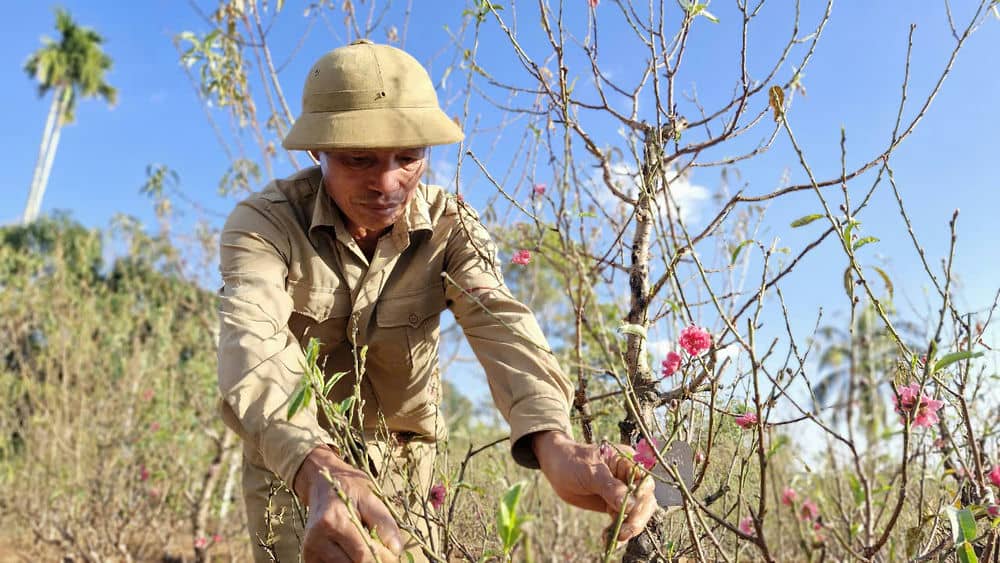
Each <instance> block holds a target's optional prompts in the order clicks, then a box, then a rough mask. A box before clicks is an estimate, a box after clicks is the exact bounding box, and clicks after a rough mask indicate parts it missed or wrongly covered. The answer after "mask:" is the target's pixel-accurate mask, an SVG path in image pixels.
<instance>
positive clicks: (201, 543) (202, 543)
mask: <svg viewBox="0 0 1000 563" xmlns="http://www.w3.org/2000/svg"><path fill="white" fill-rule="evenodd" d="M206 546H208V540H207V539H206V538H203V537H197V538H195V540H194V548H195V549H205V547H206Z"/></svg>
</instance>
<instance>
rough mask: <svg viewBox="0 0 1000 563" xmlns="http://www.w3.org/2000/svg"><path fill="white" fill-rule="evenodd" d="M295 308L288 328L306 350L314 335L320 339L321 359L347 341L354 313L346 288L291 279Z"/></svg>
mask: <svg viewBox="0 0 1000 563" xmlns="http://www.w3.org/2000/svg"><path fill="white" fill-rule="evenodd" d="M288 293H289V295H290V296H291V297H292V303H293V310H292V314H291V316H290V317H289V319H288V328H289V329H290V330H291V332H292V334H293V335H294V336H295V338H296V339H297V340H298V341H299V344H301V345H302V349H303V350H305V349H306V347H307V346H308V345H309V340H310V339H311V338H316V339H317V340H319V342H320V353H319V357H320V360H321V361H323V360H325V359H326V357H327V356H329V355H330V354H332V353H334V352H335V351H336V349H337V348H339V347H341V346H343V345H344V343H345V342H346V341H347V321H348V319H349V318H350V315H351V294H350V292H349V291H347V289H346V288H340V287H323V286H317V285H312V284H308V283H302V282H289V284H288Z"/></svg>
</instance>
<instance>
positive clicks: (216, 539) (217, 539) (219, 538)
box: [212, 534, 222, 543]
mask: <svg viewBox="0 0 1000 563" xmlns="http://www.w3.org/2000/svg"><path fill="white" fill-rule="evenodd" d="M221 541H222V536H220V535H219V534H214V535H212V543H219V542H221Z"/></svg>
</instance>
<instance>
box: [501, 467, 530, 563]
mask: <svg viewBox="0 0 1000 563" xmlns="http://www.w3.org/2000/svg"><path fill="white" fill-rule="evenodd" d="M524 487H525V483H524V481H519V482H518V483H515V484H514V485H513V486H511V488H509V489H507V492H505V493H504V494H503V497H501V498H500V505H499V506H498V507H497V534H498V535H499V536H500V542H501V543H502V544H503V551H504V553H505V554H510V552H511V551H512V550H513V549H514V546H515V545H517V542H518V540H520V539H521V535H522V532H521V524H522V523H523V522H524V520H525V519H523V518H518V514H517V507H518V503H520V501H521V493H522V492H523V491H524Z"/></svg>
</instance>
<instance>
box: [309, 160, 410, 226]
mask: <svg viewBox="0 0 1000 563" xmlns="http://www.w3.org/2000/svg"><path fill="white" fill-rule="evenodd" d="M426 152H427V151H426V149H424V148H410V149H343V150H334V151H326V152H322V153H314V154H315V155H316V156H317V159H318V160H319V161H320V166H321V167H322V168H323V184H324V186H325V188H326V192H327V193H328V194H330V197H332V198H333V200H334V202H336V203H337V207H339V208H340V211H341V212H342V213H343V214H344V216H345V218H346V220H347V229H348V230H349V231H350V233H351V235H353V236H354V237H355V238H359V239H360V238H364V239H368V240H371V239H373V238H374V239H377V238H378V237H379V235H381V234H382V233H383V232H385V231H386V230H387V229H388V228H389V227H391V226H392V225H393V223H395V222H396V219H398V218H399V216H400V215H401V214H402V213H403V212H404V211H405V210H406V206H407V204H408V203H409V202H410V200H411V199H412V198H413V194H414V192H415V191H416V188H417V184H418V183H419V182H420V177H421V175H422V174H423V173H424V170H425V168H426V167H427V159H426Z"/></svg>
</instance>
